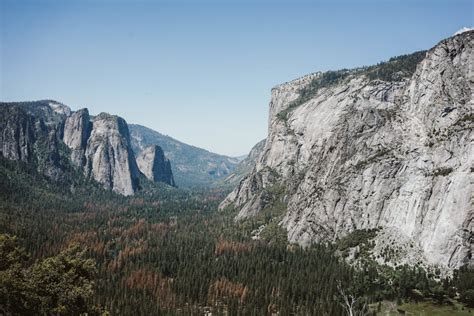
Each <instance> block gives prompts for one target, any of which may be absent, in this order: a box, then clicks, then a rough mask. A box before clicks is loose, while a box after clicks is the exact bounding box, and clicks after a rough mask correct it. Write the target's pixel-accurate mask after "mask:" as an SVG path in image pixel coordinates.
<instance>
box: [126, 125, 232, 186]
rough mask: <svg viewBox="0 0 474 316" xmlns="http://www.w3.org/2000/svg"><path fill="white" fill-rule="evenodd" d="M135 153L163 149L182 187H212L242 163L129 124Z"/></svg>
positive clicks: (177, 181) (177, 182) (176, 179)
mask: <svg viewBox="0 0 474 316" xmlns="http://www.w3.org/2000/svg"><path fill="white" fill-rule="evenodd" d="M130 135H131V140H132V146H133V150H134V152H135V154H136V155H138V154H139V153H140V152H141V151H142V150H144V149H145V148H147V147H149V146H151V145H158V146H160V147H161V148H162V149H163V151H164V153H165V156H166V158H168V159H169V160H171V161H172V162H173V164H172V166H171V167H172V169H173V177H174V179H175V181H176V184H177V185H178V186H180V187H186V186H187V187H196V186H209V185H212V184H214V183H215V182H216V181H219V180H221V179H223V178H225V177H227V176H228V175H229V174H230V173H231V172H233V171H234V169H235V168H236V166H237V165H238V163H239V161H238V160H237V159H235V158H232V157H228V156H223V155H218V154H215V153H212V152H209V151H207V150H205V149H202V148H198V147H195V146H191V145H188V144H185V143H183V142H180V141H178V140H176V139H174V138H172V137H169V136H166V135H163V134H160V133H158V132H157V131H154V130H152V129H149V128H147V127H144V126H141V125H134V124H130Z"/></svg>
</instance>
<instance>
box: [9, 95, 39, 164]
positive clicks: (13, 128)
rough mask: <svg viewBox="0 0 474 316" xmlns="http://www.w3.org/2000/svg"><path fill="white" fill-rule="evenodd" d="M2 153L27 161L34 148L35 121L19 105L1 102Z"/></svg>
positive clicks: (11, 157) (11, 158)
mask: <svg viewBox="0 0 474 316" xmlns="http://www.w3.org/2000/svg"><path fill="white" fill-rule="evenodd" d="M0 110H1V113H2V115H1V116H0V131H1V134H0V144H1V147H0V150H1V152H0V155H1V156H2V157H5V158H7V159H10V160H21V161H24V162H27V161H28V160H29V159H30V155H31V152H32V150H33V144H34V141H35V138H34V129H35V122H34V119H33V117H31V116H30V115H28V114H27V113H26V111H25V110H23V109H21V108H20V107H19V106H14V105H9V104H1V105H0Z"/></svg>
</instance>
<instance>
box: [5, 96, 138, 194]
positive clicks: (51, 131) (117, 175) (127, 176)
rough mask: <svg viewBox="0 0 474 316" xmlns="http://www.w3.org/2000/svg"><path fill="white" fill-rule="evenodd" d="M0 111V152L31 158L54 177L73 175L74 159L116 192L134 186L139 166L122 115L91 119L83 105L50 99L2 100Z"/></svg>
mask: <svg viewBox="0 0 474 316" xmlns="http://www.w3.org/2000/svg"><path fill="white" fill-rule="evenodd" d="M0 112H1V115H0V155H1V156H3V157H5V158H7V159H10V160H21V161H24V162H28V163H31V164H33V165H34V166H35V167H36V168H37V169H38V171H40V172H41V173H42V174H44V175H46V176H47V177H49V178H51V179H52V180H65V179H66V178H68V177H70V176H72V171H73V169H74V167H73V166H72V165H74V166H75V167H78V168H80V169H82V170H83V172H84V175H85V176H86V177H90V178H92V179H94V180H96V181H97V182H99V183H101V184H102V185H103V186H104V187H105V188H107V189H111V190H113V191H115V192H117V193H120V194H123V195H130V194H133V193H134V192H135V191H136V190H137V188H138V178H139V175H140V171H139V170H138V167H137V164H136V161H135V157H134V155H133V152H132V147H131V144H130V135H129V131H128V126H127V123H126V122H125V120H123V119H122V118H120V117H117V116H113V115H109V114H106V113H101V114H100V115H98V116H97V117H95V118H93V119H92V120H91V118H90V116H89V112H88V110H87V109H81V110H79V111H76V112H72V111H71V109H70V108H69V107H67V106H65V105H63V104H61V103H58V102H55V101H51V100H46V101H34V102H15V103H0ZM64 146H67V147H68V148H69V149H70V155H69V151H68V150H67V149H66V148H65V147H64ZM71 162H72V165H71ZM66 182H67V181H66Z"/></svg>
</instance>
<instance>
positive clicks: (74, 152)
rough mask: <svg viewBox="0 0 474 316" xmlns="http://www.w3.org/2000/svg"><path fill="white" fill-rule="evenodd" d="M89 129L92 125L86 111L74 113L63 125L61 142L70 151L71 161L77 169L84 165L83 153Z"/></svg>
mask: <svg viewBox="0 0 474 316" xmlns="http://www.w3.org/2000/svg"><path fill="white" fill-rule="evenodd" d="M91 129H92V123H91V121H90V117H89V111H88V110H87V109H81V110H78V111H76V112H74V113H73V114H72V115H71V116H69V117H68V118H67V119H66V121H65V123H64V133H63V141H64V143H65V144H66V145H67V146H68V147H69V148H70V149H71V161H72V162H73V163H74V164H75V165H76V166H78V167H83V166H84V165H85V162H86V159H85V158H86V157H85V151H86V147H87V140H88V139H89V136H90V133H91Z"/></svg>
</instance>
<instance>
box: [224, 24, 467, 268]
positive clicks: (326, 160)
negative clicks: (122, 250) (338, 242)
mask: <svg viewBox="0 0 474 316" xmlns="http://www.w3.org/2000/svg"><path fill="white" fill-rule="evenodd" d="M473 44H474V32H472V31H471V32H466V33H462V34H460V35H457V36H454V37H452V38H449V39H446V40H444V41H442V42H440V43H439V44H438V45H436V46H435V47H434V48H432V49H431V50H429V51H428V52H427V53H426V57H425V58H424V59H423V60H422V61H421V62H420V63H419V64H418V65H417V67H416V71H415V72H414V73H413V75H411V76H410V77H407V78H405V79H401V80H389V81H387V80H386V81H382V80H378V79H375V80H374V79H371V77H370V71H372V73H373V71H377V68H375V70H373V69H372V68H368V69H357V70H353V71H348V72H347V73H345V74H344V76H342V77H341V79H340V80H337V81H336V82H335V83H334V84H332V85H327V86H322V85H321V86H322V87H321V88H320V89H318V90H317V92H316V93H314V95H311V97H310V98H307V99H304V100H305V101H304V102H303V103H302V104H300V105H298V106H294V105H295V103H294V102H295V101H296V100H298V99H301V96H302V94H303V91H305V90H306V91H307V90H308V87H309V86H310V85H312V84H314V82H316V81H315V80H322V78H324V74H321V73H315V74H311V75H308V76H305V77H303V78H300V79H297V80H295V81H292V82H289V83H285V84H282V85H280V86H277V87H275V88H274V89H273V90H272V96H271V101H270V115H269V132H268V138H267V142H266V146H265V149H264V150H263V152H262V154H261V155H260V157H259V159H258V162H257V164H256V166H255V167H254V168H253V170H252V172H251V173H250V174H249V175H248V176H247V177H246V178H244V179H243V180H242V181H241V182H240V184H239V185H238V186H237V187H236V188H235V190H234V191H233V192H232V193H231V194H230V195H229V196H228V197H227V198H226V200H225V201H224V202H223V203H222V204H221V208H223V207H226V206H228V205H234V206H235V207H237V208H239V209H240V212H239V214H238V216H237V219H243V218H246V217H248V216H254V215H256V214H258V213H259V212H260V211H261V210H262V209H263V208H264V207H265V199H262V195H263V194H264V192H265V190H266V189H267V188H269V187H271V186H273V185H276V184H278V185H284V186H285V188H286V196H285V197H284V200H285V201H286V202H287V212H286V214H285V215H284V217H283V218H281V220H280V225H281V226H282V227H284V228H285V229H286V230H287V231H288V239H289V241H290V242H296V243H299V244H302V245H308V244H310V243H313V242H319V241H323V240H330V241H332V240H335V239H336V238H338V237H340V236H344V235H346V234H347V233H349V232H351V231H353V230H356V229H367V228H381V231H380V233H379V235H380V236H384V237H383V238H387V234H388V235H390V236H392V237H394V238H395V237H396V238H395V239H397V240H406V241H407V242H408V241H409V242H410V243H412V242H413V243H414V244H415V247H414V249H419V250H420V256H421V257H422V259H423V261H425V262H426V263H428V264H436V265H440V266H443V267H445V268H448V269H452V268H457V267H459V266H461V265H463V264H466V263H469V264H472V263H473V260H472V258H471V256H472V250H473V246H472V241H473V217H474V216H473V215H474V211H473V205H472V168H473V164H472V162H473V161H472V159H473V158H472V157H473V152H472V128H473V117H474V116H473V113H472V109H473V105H474V104H473V99H472V95H473V84H474V76H473V60H474V55H473ZM396 62H397V61H394V63H396ZM395 66H396V64H395ZM395 75H398V76H403V73H402V74H401V75H400V74H398V73H396V74H394V77H395ZM326 77H327V76H326ZM285 111H286V112H285ZM283 114H284V115H283ZM402 263H403V262H402Z"/></svg>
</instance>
